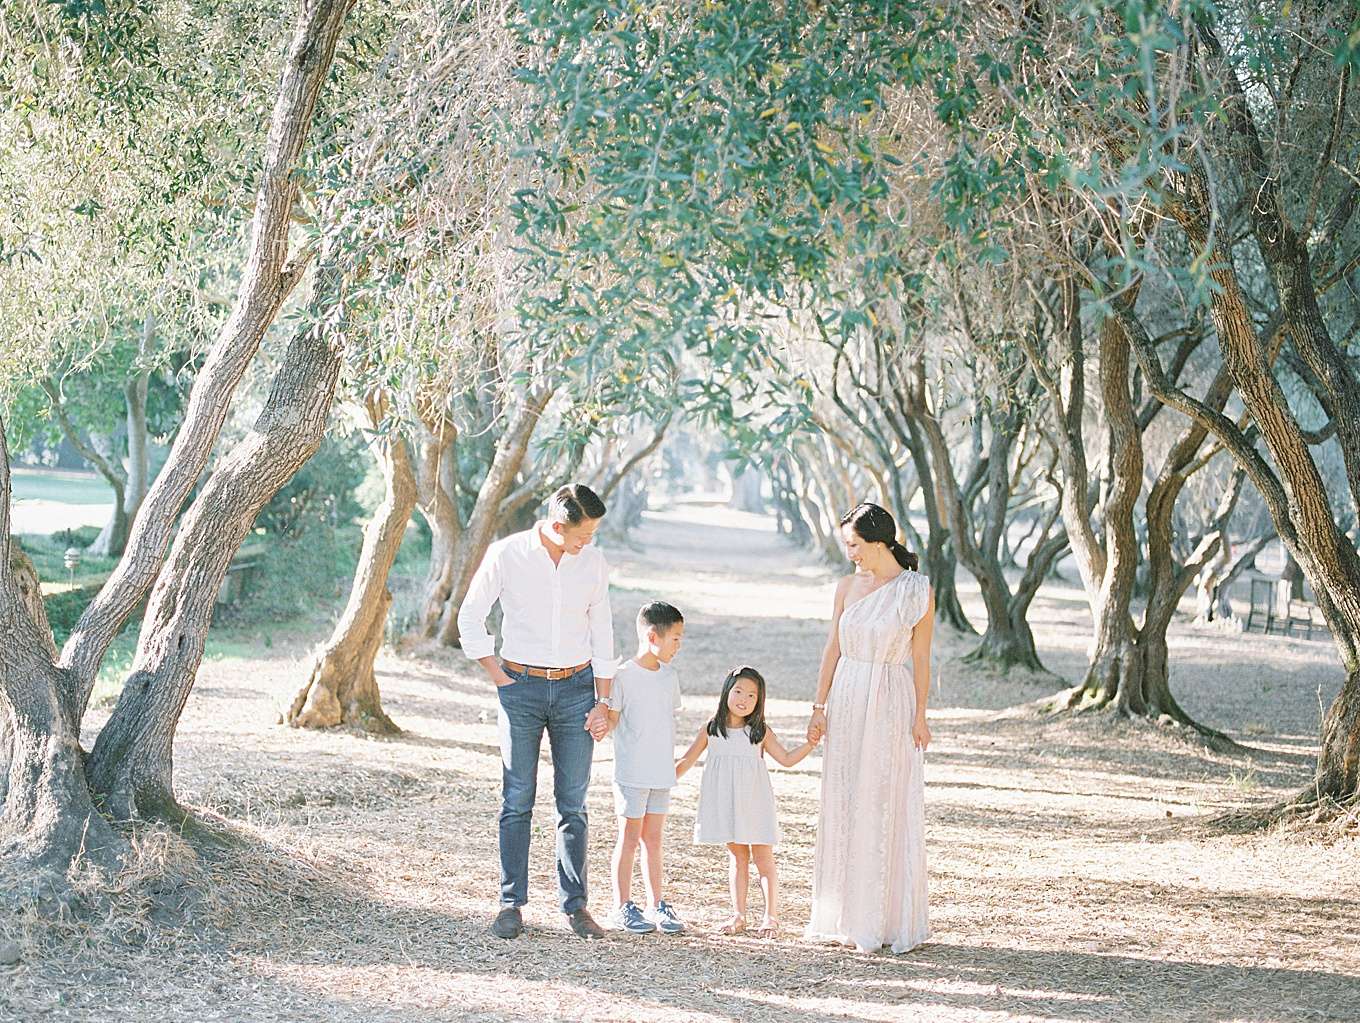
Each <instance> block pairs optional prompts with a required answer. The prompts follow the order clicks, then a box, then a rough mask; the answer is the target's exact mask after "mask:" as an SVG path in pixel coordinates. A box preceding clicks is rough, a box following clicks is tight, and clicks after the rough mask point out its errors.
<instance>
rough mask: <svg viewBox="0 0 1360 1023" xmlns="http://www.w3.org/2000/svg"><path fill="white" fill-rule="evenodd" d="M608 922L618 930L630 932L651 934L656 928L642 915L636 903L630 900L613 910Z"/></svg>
mask: <svg viewBox="0 0 1360 1023" xmlns="http://www.w3.org/2000/svg"><path fill="white" fill-rule="evenodd" d="M610 923H612V924H613V925H614V926H615V927H617V928H619V929H620V930H624V931H628V932H629V933H630V934H651V933H652V931H654V930H656V924H654V923H649V922H648V920H647V918H646V917H645V916H643V915H642V910H640V909H638V908H637V904H636V903H634V902H632V901H631V900H630V901H628V902H625V903H624V904H623V905H622V906H620V907H619V908H618V909H616V910H614V913H613V915H612V916H611V917H610Z"/></svg>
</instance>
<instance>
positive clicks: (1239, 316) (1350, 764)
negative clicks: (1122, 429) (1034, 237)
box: [1131, 168, 1360, 804]
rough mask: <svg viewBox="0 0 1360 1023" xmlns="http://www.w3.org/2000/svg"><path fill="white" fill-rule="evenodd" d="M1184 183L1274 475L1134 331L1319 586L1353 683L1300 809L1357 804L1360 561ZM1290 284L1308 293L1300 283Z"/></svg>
mask: <svg viewBox="0 0 1360 1023" xmlns="http://www.w3.org/2000/svg"><path fill="white" fill-rule="evenodd" d="M1178 180H1179V183H1180V185H1181V191H1180V192H1179V194H1178V195H1177V197H1176V199H1175V201H1174V203H1173V205H1172V206H1171V212H1172V214H1173V216H1175V218H1176V220H1177V221H1178V222H1179V223H1180V225H1181V227H1182V228H1183V229H1184V231H1185V233H1186V236H1187V238H1188V239H1189V242H1190V244H1191V246H1193V247H1194V249H1195V250H1196V251H1197V252H1198V253H1204V254H1206V255H1207V260H1206V264H1205V265H1206V266H1209V267H1210V271H1209V272H1210V276H1211V277H1212V279H1213V281H1214V284H1215V287H1214V290H1213V293H1212V296H1211V299H1210V313H1211V316H1212V318H1213V322H1214V328H1215V334H1216V335H1217V338H1218V345H1219V351H1220V353H1221V354H1222V357H1223V365H1224V367H1225V368H1226V369H1227V371H1228V373H1230V374H1231V376H1232V379H1233V382H1234V384H1235V385H1236V388H1237V392H1238V394H1239V395H1240V397H1241V400H1242V404H1243V406H1244V407H1245V409H1246V411H1247V413H1248V415H1249V416H1250V418H1251V421H1252V423H1253V425H1254V426H1255V427H1256V428H1257V429H1259V431H1260V437H1261V440H1263V441H1264V443H1265V446H1266V449H1267V450H1268V451H1269V454H1270V458H1271V460H1272V461H1273V463H1274V466H1275V468H1274V469H1272V468H1271V466H1270V464H1268V463H1267V462H1266V460H1265V458H1264V457H1263V456H1262V455H1261V454H1260V452H1259V451H1258V450H1257V449H1256V446H1255V444H1254V443H1253V442H1252V439H1251V438H1249V437H1247V436H1246V435H1245V434H1244V433H1243V431H1242V430H1240V429H1239V428H1238V427H1237V425H1236V424H1235V423H1233V422H1232V421H1231V420H1229V419H1227V418H1226V417H1225V416H1223V415H1222V414H1221V413H1216V412H1215V411H1214V410H1212V409H1209V408H1206V407H1205V406H1204V404H1203V403H1201V402H1197V401H1195V400H1194V399H1193V398H1191V397H1190V396H1189V395H1187V394H1185V393H1184V392H1182V391H1180V390H1178V389H1176V388H1175V387H1173V386H1172V385H1171V384H1170V383H1169V382H1168V381H1167V378H1166V374H1165V372H1164V370H1163V369H1162V367H1161V364H1160V361H1159V359H1158V357H1157V353H1156V350H1155V347H1154V346H1153V345H1152V344H1151V343H1150V342H1149V341H1148V339H1147V338H1146V335H1145V332H1143V333H1142V336H1140V328H1139V325H1137V324H1134V325H1133V326H1132V328H1131V330H1132V334H1133V337H1134V342H1135V349H1136V350H1137V352H1138V357H1139V363H1140V367H1141V368H1142V370H1143V375H1144V377H1145V379H1146V380H1147V381H1148V383H1149V385H1150V386H1151V387H1152V388H1153V390H1154V392H1155V393H1156V395H1157V397H1158V398H1159V399H1160V400H1162V401H1164V402H1166V403H1167V404H1170V405H1172V406H1173V407H1175V408H1177V409H1179V410H1181V411H1182V412H1184V413H1185V414H1186V415H1188V416H1190V417H1192V418H1194V419H1196V420H1197V421H1198V422H1200V423H1201V424H1202V425H1204V426H1205V427H1206V428H1208V429H1210V430H1212V431H1213V432H1214V434H1215V435H1216V436H1217V437H1218V438H1219V440H1221V441H1222V442H1223V444H1224V446H1225V447H1226V448H1227V449H1228V450H1229V451H1230V452H1231V453H1232V455H1233V457H1234V458H1235V459H1236V460H1237V462H1238V464H1239V465H1240V466H1241V467H1242V468H1243V469H1244V470H1245V471H1246V473H1247V474H1248V475H1249V476H1250V477H1251V479H1252V482H1253V483H1254V484H1255V485H1256V489H1257V491H1258V492H1259V493H1260V494H1261V496H1262V498H1263V499H1264V501H1265V503H1266V507H1267V508H1268V509H1269V511H1270V515H1271V518H1272V520H1273V521H1274V523H1275V527H1276V530H1277V532H1278V533H1279V536H1280V540H1281V541H1282V542H1283V543H1284V544H1285V545H1286V547H1287V548H1288V549H1289V550H1290V551H1291V552H1292V553H1293V555H1294V557H1295V558H1297V559H1298V562H1299V565H1300V567H1301V568H1302V569H1303V571H1304V574H1305V575H1306V576H1307V578H1308V581H1309V583H1310V584H1311V585H1312V588H1313V592H1314V593H1315V594H1316V597H1317V601H1318V606H1319V608H1320V609H1321V611H1322V613H1323V616H1324V617H1325V618H1326V621H1327V624H1328V627H1329V628H1330V629H1331V632H1332V638H1333V641H1334V642H1335V643H1336V646H1337V650H1338V652H1339V653H1340V655H1341V663H1342V666H1343V667H1344V668H1345V671H1346V682H1345V684H1344V685H1343V687H1342V690H1341V693H1340V694H1339V695H1338V696H1337V698H1336V700H1335V701H1334V702H1333V704H1332V706H1331V708H1329V710H1328V711H1327V714H1326V717H1325V719H1324V721H1323V728H1322V743H1323V745H1322V751H1321V753H1320V754H1319V756H1318V764H1317V770H1316V774H1315V776H1314V783H1313V785H1312V786H1310V788H1309V789H1308V790H1307V791H1306V792H1305V793H1303V794H1301V795H1300V797H1299V799H1298V800H1296V804H1316V803H1317V802H1319V801H1321V800H1335V801H1337V802H1342V803H1349V802H1353V801H1355V800H1356V799H1357V798H1358V796H1360V555H1357V552H1356V550H1355V548H1354V546H1352V545H1351V543H1350V541H1349V539H1348V538H1347V537H1346V536H1345V533H1344V532H1343V531H1342V530H1341V529H1340V528H1339V527H1338V526H1337V524H1336V521H1335V518H1334V515H1333V511H1332V508H1331V505H1330V503H1329V501H1328V498H1327V489H1326V486H1325V485H1324V483H1323V480H1322V476H1321V474H1320V473H1319V471H1318V468H1317V464H1316V463H1315V462H1314V461H1313V458H1312V454H1311V451H1310V449H1309V445H1308V440H1307V438H1306V437H1305V436H1304V433H1303V431H1302V429H1301V428H1300V427H1299V424H1298V421H1297V420H1296V419H1295V417H1294V414H1293V411H1292V409H1291V407H1290V405H1289V402H1288V399H1287V398H1286V396H1285V394H1284V392H1283V390H1282V389H1281V387H1280V384H1279V381H1278V380H1277V379H1276V378H1275V376H1274V374H1273V372H1272V369H1271V361H1270V358H1269V355H1268V353H1267V347H1266V345H1264V344H1262V343H1261V340H1260V338H1259V337H1258V336H1257V334H1256V331H1255V328H1254V325H1253V322H1252V318H1251V315H1250V312H1249V309H1248V307H1247V303H1246V298H1245V296H1244V294H1243V292H1242V289H1241V286H1240V284H1239V282H1238V280H1237V277H1236V274H1235V271H1234V268H1233V263H1232V260H1231V257H1230V254H1229V253H1227V252H1225V251H1223V249H1222V245H1221V244H1218V245H1213V246H1211V245H1210V243H1209V239H1210V237H1211V232H1210V228H1209V224H1210V219H1211V215H1210V211H1211V208H1212V207H1211V201H1210V191H1209V187H1208V183H1207V181H1206V180H1205V177H1204V174H1203V171H1201V170H1199V169H1197V168H1188V169H1186V170H1185V171H1183V172H1181V174H1180V175H1179V177H1178ZM1272 201H1273V200H1272ZM1290 283H1291V286H1302V282H1300V281H1298V280H1291V282H1290ZM1307 343H1308V344H1309V345H1313V346H1324V347H1325V346H1326V345H1328V344H1329V343H1330V342H1329V339H1328V338H1326V337H1325V336H1310V337H1309V340H1308V342H1307ZM1333 356H1334V353H1330V352H1329V353H1327V354H1326V359H1327V362H1328V364H1329V365H1332V366H1335V365H1336V360H1335V359H1334V357H1333ZM1339 404H1341V403H1339ZM1277 471H1278V475H1277Z"/></svg>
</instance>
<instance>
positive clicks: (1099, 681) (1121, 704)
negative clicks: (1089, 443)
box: [1063, 285, 1144, 714]
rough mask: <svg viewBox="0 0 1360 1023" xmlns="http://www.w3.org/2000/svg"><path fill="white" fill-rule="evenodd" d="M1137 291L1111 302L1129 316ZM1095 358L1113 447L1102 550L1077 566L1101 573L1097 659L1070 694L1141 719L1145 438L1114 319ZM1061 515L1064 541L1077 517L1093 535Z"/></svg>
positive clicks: (1123, 337)
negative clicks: (1137, 524)
mask: <svg viewBox="0 0 1360 1023" xmlns="http://www.w3.org/2000/svg"><path fill="white" fill-rule="evenodd" d="M1138 291H1139V288H1138V286H1137V285H1134V286H1131V287H1129V288H1127V289H1126V290H1125V291H1124V293H1123V294H1121V295H1120V296H1119V298H1118V299H1116V304H1117V305H1119V306H1121V307H1122V308H1125V309H1130V310H1131V309H1132V308H1133V305H1134V302H1135V301H1136V299H1137V295H1138ZM1099 356H1100V390H1101V399H1102V406H1103V408H1104V413H1105V414H1104V419H1105V425H1106V429H1107V430H1108V432H1109V440H1110V445H1109V458H1108V462H1109V483H1108V487H1107V490H1106V498H1105V515H1104V525H1105V528H1104V540H1105V542H1104V545H1103V548H1098V547H1097V548H1093V549H1092V550H1090V551H1089V552H1087V553H1086V554H1085V555H1084V556H1083V557H1081V558H1078V562H1079V563H1080V562H1083V561H1085V562H1088V564H1087V566H1086V567H1085V568H1083V569H1082V573H1083V578H1085V577H1086V574H1087V573H1088V572H1093V571H1095V569H1097V568H1100V569H1103V571H1101V572H1100V574H1099V575H1097V576H1095V577H1094V578H1095V580H1096V581H1098V583H1099V587H1098V590H1097V592H1096V595H1095V600H1094V601H1092V604H1091V613H1092V617H1093V619H1094V622H1093V624H1094V626H1095V637H1094V639H1095V644H1094V651H1093V653H1092V655H1091V662H1090V664H1089V665H1088V667H1087V670H1086V678H1085V679H1084V681H1083V682H1082V685H1081V687H1080V690H1079V691H1078V692H1076V693H1074V694H1073V702H1074V703H1075V702H1078V701H1079V702H1080V703H1081V705H1082V706H1091V705H1096V706H1105V705H1109V704H1113V705H1114V706H1115V707H1117V708H1118V710H1119V711H1120V712H1121V713H1126V714H1141V713H1143V712H1144V708H1143V707H1142V706H1141V705H1140V704H1141V700H1140V699H1139V695H1138V690H1139V687H1140V682H1139V680H1140V678H1141V676H1142V668H1143V658H1142V656H1141V651H1140V650H1139V649H1138V645H1137V643H1136V642H1135V637H1134V625H1133V614H1132V610H1131V607H1132V603H1133V588H1134V582H1135V577H1136V575H1137V571H1138V535H1137V533H1136V532H1135V530H1134V523H1133V513H1134V508H1135V507H1136V505H1137V503H1138V494H1139V491H1140V490H1141V489H1142V486H1143V435H1142V431H1141V430H1140V429H1139V428H1138V422H1137V419H1136V417H1135V416H1134V411H1133V401H1132V397H1131V396H1130V394H1129V341H1128V336H1127V334H1126V333H1125V330H1124V326H1123V323H1122V322H1121V321H1120V319H1119V318H1118V317H1117V316H1114V315H1111V316H1108V317H1106V319H1105V320H1104V322H1103V323H1102V324H1101V326H1100V344H1099ZM1071 446H1073V447H1079V446H1080V445H1079V444H1075V445H1071ZM1073 488H1081V489H1083V491H1084V480H1083V479H1080V478H1079V479H1067V480H1066V481H1065V486H1064V487H1063V490H1064V493H1067V492H1068V491H1070V490H1072V489H1073ZM1063 511H1064V522H1065V523H1066V524H1067V527H1068V535H1069V536H1071V535H1072V528H1073V525H1074V523H1072V522H1067V519H1068V518H1070V517H1071V516H1072V515H1073V514H1080V515H1081V521H1080V522H1078V523H1075V525H1076V526H1077V532H1078V535H1081V534H1082V533H1083V528H1082V527H1083V526H1084V527H1085V529H1086V530H1089V529H1090V519H1089V517H1087V516H1085V515H1084V514H1082V513H1081V509H1080V508H1079V507H1078V508H1075V509H1074V508H1073V506H1072V502H1071V500H1070V498H1069V500H1067V501H1065V502H1064V507H1063ZM1078 546H1079V547H1080V546H1082V545H1080V544H1079V545H1078ZM1088 592H1089V584H1088Z"/></svg>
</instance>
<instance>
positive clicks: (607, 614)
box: [587, 554, 618, 678]
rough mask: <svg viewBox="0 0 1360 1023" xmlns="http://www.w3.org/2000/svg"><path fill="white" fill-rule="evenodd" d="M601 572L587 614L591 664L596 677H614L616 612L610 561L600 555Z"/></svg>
mask: <svg viewBox="0 0 1360 1023" xmlns="http://www.w3.org/2000/svg"><path fill="white" fill-rule="evenodd" d="M599 562H600V573H599V579H598V580H597V582H596V586H595V594H594V598H593V599H592V600H591V602H590V608H589V610H588V611H587V616H588V617H589V619H590V666H591V669H592V670H593V671H594V672H595V677H596V678H613V677H614V671H615V669H616V668H617V667H618V666H617V665H616V664H615V663H614V612H613V610H612V609H611V608H610V606H609V563H608V562H606V561H605V559H604V555H603V554H601V555H600V557H599Z"/></svg>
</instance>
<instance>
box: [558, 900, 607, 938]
mask: <svg viewBox="0 0 1360 1023" xmlns="http://www.w3.org/2000/svg"><path fill="white" fill-rule="evenodd" d="M567 922H568V923H569V924H571V929H572V931H573V932H574V933H575V935H576V936H577V937H578V938H589V939H591V940H595V939H597V938H603V937H604V931H603V930H601V929H600V925H599V924H597V923H596V922H595V918H594V917H593V916H591V915H590V910H588V909H585V908H584V907H583V908H581V909H577V910H573V911H572V912H570V913H568V914H567Z"/></svg>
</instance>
